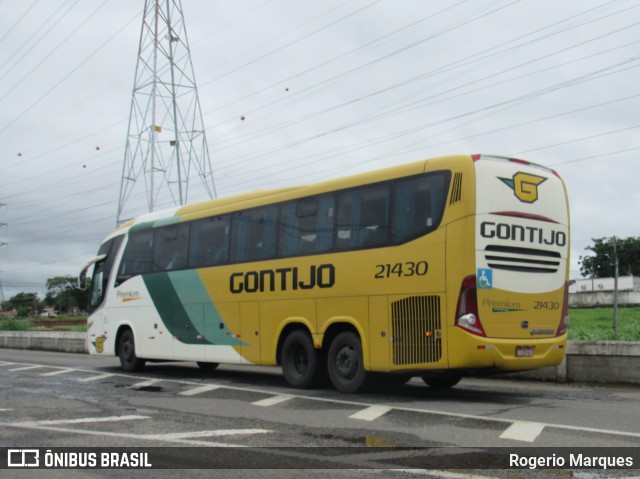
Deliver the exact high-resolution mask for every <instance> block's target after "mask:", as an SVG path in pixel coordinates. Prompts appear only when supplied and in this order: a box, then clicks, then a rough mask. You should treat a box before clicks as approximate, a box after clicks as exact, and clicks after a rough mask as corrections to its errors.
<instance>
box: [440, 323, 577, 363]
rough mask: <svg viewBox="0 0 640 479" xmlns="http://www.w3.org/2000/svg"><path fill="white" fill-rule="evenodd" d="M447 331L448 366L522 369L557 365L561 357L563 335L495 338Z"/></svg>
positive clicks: (565, 339) (565, 338) (564, 343)
mask: <svg viewBox="0 0 640 479" xmlns="http://www.w3.org/2000/svg"><path fill="white" fill-rule="evenodd" d="M454 329H458V331H450V334H451V335H455V336H456V338H455V339H454V340H453V341H451V340H450V341H449V344H455V345H456V347H455V348H454V349H449V351H448V353H449V367H450V368H452V369H469V370H474V369H480V370H482V369H493V370H497V371H526V370H530V369H537V368H541V367H544V366H557V365H558V364H560V363H561V362H562V359H563V358H564V355H565V351H566V346H567V335H566V334H564V335H562V336H559V337H553V338H543V339H538V338H536V339H495V338H485V337H481V336H475V335H472V334H469V333H467V332H465V331H462V330H459V328H454Z"/></svg>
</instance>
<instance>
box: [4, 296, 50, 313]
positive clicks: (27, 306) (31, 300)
mask: <svg viewBox="0 0 640 479" xmlns="http://www.w3.org/2000/svg"><path fill="white" fill-rule="evenodd" d="M40 307H41V305H40V300H39V299H38V294H37V293H18V294H16V295H15V296H12V297H11V298H9V299H8V300H7V301H5V302H4V303H3V308H4V309H5V310H7V311H9V310H11V309H15V310H16V311H18V315H19V316H28V315H29V314H36V313H37V312H38V310H39V309H40Z"/></svg>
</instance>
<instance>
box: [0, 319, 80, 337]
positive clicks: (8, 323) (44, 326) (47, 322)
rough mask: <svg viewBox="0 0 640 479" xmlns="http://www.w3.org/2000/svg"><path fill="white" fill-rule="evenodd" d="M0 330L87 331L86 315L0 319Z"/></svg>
mask: <svg viewBox="0 0 640 479" xmlns="http://www.w3.org/2000/svg"><path fill="white" fill-rule="evenodd" d="M0 331H69V332H74V333H83V332H86V331H87V317H86V316H56V317H55V318H26V319H15V318H10V319H0Z"/></svg>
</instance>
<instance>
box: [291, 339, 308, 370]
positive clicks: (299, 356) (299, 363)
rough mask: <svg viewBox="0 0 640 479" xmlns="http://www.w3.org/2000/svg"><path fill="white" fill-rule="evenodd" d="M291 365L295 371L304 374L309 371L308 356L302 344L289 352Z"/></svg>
mask: <svg viewBox="0 0 640 479" xmlns="http://www.w3.org/2000/svg"><path fill="white" fill-rule="evenodd" d="M291 359H292V360H293V361H291V365H292V367H293V370H294V371H295V373H296V374H297V375H299V376H304V375H305V374H306V373H307V371H309V357H308V356H307V352H306V351H305V349H304V348H303V347H302V346H298V347H297V348H295V349H294V350H293V352H292V354H291Z"/></svg>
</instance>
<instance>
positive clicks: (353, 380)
mask: <svg viewBox="0 0 640 479" xmlns="http://www.w3.org/2000/svg"><path fill="white" fill-rule="evenodd" d="M327 366H328V370H329V379H331V383H332V384H333V386H334V387H335V388H336V389H337V390H338V391H340V392H342V393H347V394H351V393H356V392H358V391H359V390H360V389H362V387H363V386H364V383H365V380H366V378H367V373H366V371H365V370H364V360H363V355H362V342H361V341H360V338H359V337H358V336H357V335H356V334H354V333H352V332H351V331H344V332H342V333H340V334H338V335H337V336H336V337H335V338H334V339H333V341H331V346H329V357H328V359H327Z"/></svg>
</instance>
